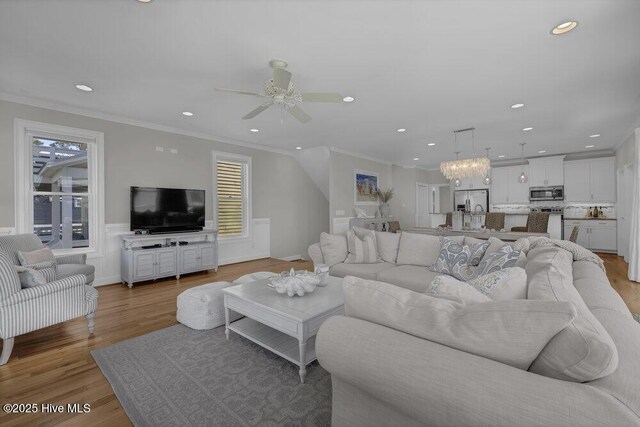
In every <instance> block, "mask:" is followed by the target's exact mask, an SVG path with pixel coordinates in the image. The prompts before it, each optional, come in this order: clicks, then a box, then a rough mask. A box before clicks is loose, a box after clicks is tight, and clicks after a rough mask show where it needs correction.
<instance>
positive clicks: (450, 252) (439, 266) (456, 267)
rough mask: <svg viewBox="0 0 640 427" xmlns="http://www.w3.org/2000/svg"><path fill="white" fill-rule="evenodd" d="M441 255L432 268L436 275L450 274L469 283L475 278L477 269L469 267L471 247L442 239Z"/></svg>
mask: <svg viewBox="0 0 640 427" xmlns="http://www.w3.org/2000/svg"><path fill="white" fill-rule="evenodd" d="M440 241H441V242H442V247H441V249H440V255H439V256H438V259H437V260H436V262H435V263H434V264H433V266H432V268H431V269H432V270H433V271H435V272H436V273H442V274H448V275H449V276H453V277H455V278H456V279H458V280H462V281H465V282H466V281H468V280H470V279H472V278H473V277H475V267H472V266H469V261H471V251H470V249H469V246H467V245H463V244H462V243H458V242H456V241H455V240H451V239H447V238H446V237H441V238H440Z"/></svg>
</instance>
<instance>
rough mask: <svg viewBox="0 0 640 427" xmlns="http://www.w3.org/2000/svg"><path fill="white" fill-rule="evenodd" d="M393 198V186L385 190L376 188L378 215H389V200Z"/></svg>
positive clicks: (384, 216) (385, 216) (386, 216)
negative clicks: (378, 203) (378, 205)
mask: <svg viewBox="0 0 640 427" xmlns="http://www.w3.org/2000/svg"><path fill="white" fill-rule="evenodd" d="M392 198H393V188H389V189H387V190H383V189H380V190H378V199H379V200H380V216H381V217H383V218H389V217H390V216H391V207H390V206H389V201H390V200H391V199H392Z"/></svg>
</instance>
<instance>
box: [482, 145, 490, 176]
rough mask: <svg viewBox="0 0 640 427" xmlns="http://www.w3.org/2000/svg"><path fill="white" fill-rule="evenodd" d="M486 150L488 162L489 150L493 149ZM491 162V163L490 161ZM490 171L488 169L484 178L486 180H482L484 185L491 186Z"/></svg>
mask: <svg viewBox="0 0 640 427" xmlns="http://www.w3.org/2000/svg"><path fill="white" fill-rule="evenodd" d="M485 150H487V160H489V150H491V148H485ZM489 162H491V161H490V160H489ZM489 170H490V169H487V174H486V175H485V176H484V179H483V180H482V183H483V184H484V185H491V175H489Z"/></svg>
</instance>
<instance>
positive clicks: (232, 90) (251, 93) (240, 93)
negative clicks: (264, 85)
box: [214, 87, 266, 98]
mask: <svg viewBox="0 0 640 427" xmlns="http://www.w3.org/2000/svg"><path fill="white" fill-rule="evenodd" d="M214 90H217V91H218V92H229V93H237V94H239V95H253V96H259V97H261V98H262V97H266V95H263V94H261V93H259V92H253V91H251V90H237V89H227V88H224V87H217V88H215V89H214Z"/></svg>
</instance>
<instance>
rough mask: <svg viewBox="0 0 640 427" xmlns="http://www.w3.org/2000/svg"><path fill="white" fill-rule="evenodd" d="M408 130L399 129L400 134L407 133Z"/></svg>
mask: <svg viewBox="0 0 640 427" xmlns="http://www.w3.org/2000/svg"><path fill="white" fill-rule="evenodd" d="M406 131H407V130H406V129H405V128H400V129H398V132H400V133H402V132H406Z"/></svg>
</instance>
